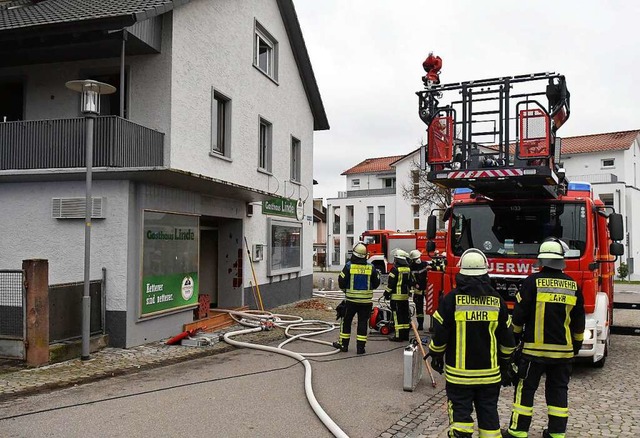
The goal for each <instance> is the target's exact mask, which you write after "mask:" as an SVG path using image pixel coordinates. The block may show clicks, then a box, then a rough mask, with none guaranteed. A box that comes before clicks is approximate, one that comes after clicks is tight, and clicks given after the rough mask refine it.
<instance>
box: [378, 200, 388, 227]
mask: <svg viewBox="0 0 640 438" xmlns="http://www.w3.org/2000/svg"><path fill="white" fill-rule="evenodd" d="M385 227H386V224H385V222H384V205H381V206H379V207H378V229H380V230H384V229H385Z"/></svg>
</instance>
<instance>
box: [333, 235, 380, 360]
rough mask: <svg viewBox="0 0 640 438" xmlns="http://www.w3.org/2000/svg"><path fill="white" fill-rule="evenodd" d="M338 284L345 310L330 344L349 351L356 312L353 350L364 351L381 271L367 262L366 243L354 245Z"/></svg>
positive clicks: (358, 352)
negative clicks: (335, 337)
mask: <svg viewBox="0 0 640 438" xmlns="http://www.w3.org/2000/svg"><path fill="white" fill-rule="evenodd" d="M338 286H339V287H340V289H342V290H344V292H345V310H344V316H343V318H342V323H341V324H340V340H339V341H338V342H334V343H333V346H334V347H335V348H339V349H340V351H342V352H346V351H349V340H350V338H351V323H352V322H353V317H354V316H355V315H356V314H357V315H358V328H357V335H356V353H357V354H364V353H365V350H364V346H365V344H366V343H367V330H368V328H367V323H368V322H369V316H370V315H371V308H372V306H373V303H372V301H371V300H372V299H373V290H374V289H375V288H377V287H378V286H380V272H378V270H377V269H376V268H374V267H373V266H372V265H371V263H368V262H367V247H366V246H365V245H364V243H361V242H358V243H356V245H355V246H354V247H353V252H352V253H351V261H349V262H347V264H346V265H345V266H344V268H343V269H342V272H340V275H339V276H338Z"/></svg>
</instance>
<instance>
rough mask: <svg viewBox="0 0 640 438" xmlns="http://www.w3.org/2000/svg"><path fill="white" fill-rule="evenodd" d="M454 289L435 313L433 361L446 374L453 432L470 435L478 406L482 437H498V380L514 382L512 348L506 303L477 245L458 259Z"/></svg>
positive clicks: (453, 435)
mask: <svg viewBox="0 0 640 438" xmlns="http://www.w3.org/2000/svg"><path fill="white" fill-rule="evenodd" d="M458 266H460V273H459V274H458V275H456V287H455V288H454V289H453V290H452V291H451V292H450V293H448V294H447V295H445V296H444V298H443V299H442V300H441V301H440V305H439V307H438V310H437V311H436V312H435V313H434V314H433V318H434V320H435V322H434V326H435V327H434V328H435V333H434V336H433V338H432V339H431V342H430V344H429V353H428V354H427V356H431V365H432V367H433V369H434V370H436V371H438V372H439V373H442V372H443V371H444V374H445V378H446V381H447V383H446V392H447V398H448V411H449V423H450V426H449V436H450V437H469V438H470V437H471V436H472V433H473V418H472V417H471V413H472V412H473V408H474V406H475V410H476V414H477V416H478V430H479V432H480V435H479V436H480V437H499V436H500V420H499V417H498V396H499V395H500V384H501V383H502V384H503V385H505V386H508V385H510V384H511V379H510V377H509V374H508V366H509V362H510V358H511V354H512V353H513V350H514V346H515V343H514V340H513V334H512V333H511V331H510V318H509V314H508V312H507V306H506V304H505V303H504V300H503V299H502V298H501V297H500V295H499V294H498V292H496V291H495V289H494V288H493V287H491V284H490V280H489V275H488V274H487V269H488V263H487V258H486V257H485V255H484V253H483V252H482V251H480V250H478V249H475V248H471V249H468V250H466V251H465V252H464V253H463V254H462V257H461V258H460V263H459V265H458Z"/></svg>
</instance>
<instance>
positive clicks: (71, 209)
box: [51, 198, 107, 219]
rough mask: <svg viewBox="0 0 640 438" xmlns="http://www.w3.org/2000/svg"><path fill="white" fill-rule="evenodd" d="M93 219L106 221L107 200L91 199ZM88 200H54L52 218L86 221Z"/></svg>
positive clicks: (52, 201)
mask: <svg viewBox="0 0 640 438" xmlns="http://www.w3.org/2000/svg"><path fill="white" fill-rule="evenodd" d="M91 200H92V206H91V218H92V219H104V218H105V205H106V202H107V198H91ZM85 201H86V198H52V199H51V217H53V218H54V219H84V218H85V205H86V203H85Z"/></svg>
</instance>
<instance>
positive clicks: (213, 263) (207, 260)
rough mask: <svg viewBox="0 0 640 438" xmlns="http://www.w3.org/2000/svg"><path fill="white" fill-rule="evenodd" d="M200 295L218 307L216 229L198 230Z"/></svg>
mask: <svg viewBox="0 0 640 438" xmlns="http://www.w3.org/2000/svg"><path fill="white" fill-rule="evenodd" d="M200 294H205V295H209V298H210V299H211V308H215V307H218V229H217V228H214V227H201V228H200Z"/></svg>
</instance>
